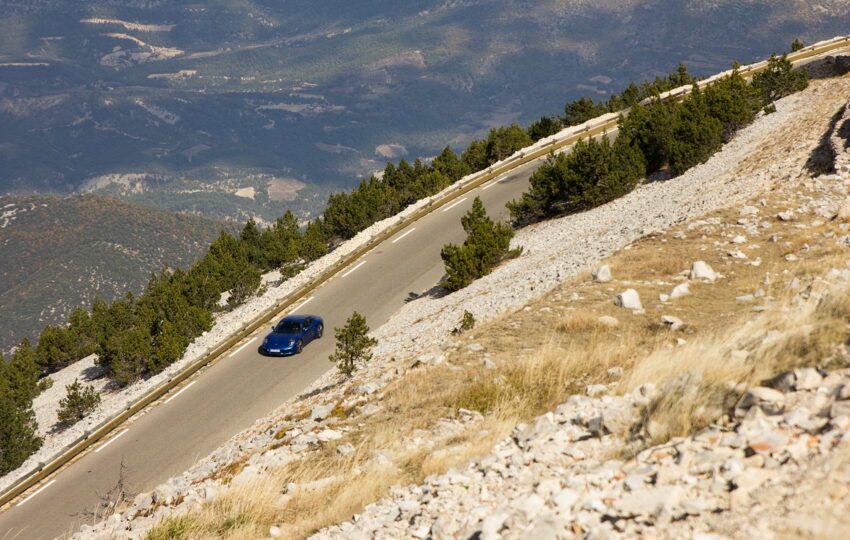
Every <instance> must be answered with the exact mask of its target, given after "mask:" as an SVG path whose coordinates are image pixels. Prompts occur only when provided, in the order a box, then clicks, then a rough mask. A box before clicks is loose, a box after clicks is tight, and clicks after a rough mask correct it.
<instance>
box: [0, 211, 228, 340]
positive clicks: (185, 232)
mask: <svg viewBox="0 0 850 540" xmlns="http://www.w3.org/2000/svg"><path fill="white" fill-rule="evenodd" d="M221 227H222V224H221V223H218V222H214V221H211V220H207V219H203V218H199V217H194V216H185V215H177V214H170V213H167V212H161V211H157V210H151V209H149V208H146V207H142V206H137V205H133V204H128V203H126V202H121V201H117V200H114V199H110V198H105V197H98V196H72V197H34V196H32V197H11V196H6V197H0V260H2V261H3V264H2V265H0V319H2V321H3V322H2V324H0V350H8V349H9V348H11V347H13V346H14V345H16V344H17V343H18V342H19V341H20V340H21V339H22V338H24V337H29V338H33V337H35V336H37V335H38V333H39V332H41V329H42V328H43V327H44V326H46V325H48V324H57V323H60V322H61V323H64V322H65V321H66V320H67V317H68V314H69V313H70V312H71V310H73V309H74V308H76V307H79V306H88V305H89V304H90V303H91V301H92V300H93V299H94V297H95V296H101V297H102V298H104V299H107V300H111V299H113V298H115V297H117V296H123V295H124V294H126V293H127V292H133V293H137V292H139V291H141V290H142V288H143V287H144V286H145V284H147V281H148V279H149V277H150V274H151V272H157V271H159V270H161V269H162V268H164V267H172V268H177V267H186V266H188V265H189V264H190V263H191V262H193V261H194V260H195V259H196V258H197V257H198V256H200V255H201V254H202V253H203V251H204V250H205V249H206V247H207V246H208V245H209V244H210V243H211V242H212V241H213V240H214V239H215V238H216V236H218V233H219V231H220V229H221Z"/></svg>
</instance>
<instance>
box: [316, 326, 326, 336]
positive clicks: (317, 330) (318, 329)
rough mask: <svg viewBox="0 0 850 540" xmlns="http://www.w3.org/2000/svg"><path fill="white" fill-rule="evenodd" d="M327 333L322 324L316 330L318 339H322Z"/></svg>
mask: <svg viewBox="0 0 850 540" xmlns="http://www.w3.org/2000/svg"><path fill="white" fill-rule="evenodd" d="M324 332H325V327H324V325H322V324H320V325H319V327H318V328H316V337H322V334H323V333H324Z"/></svg>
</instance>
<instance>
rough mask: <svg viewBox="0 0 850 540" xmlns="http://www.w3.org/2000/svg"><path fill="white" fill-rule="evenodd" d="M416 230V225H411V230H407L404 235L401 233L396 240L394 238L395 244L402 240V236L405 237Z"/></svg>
mask: <svg viewBox="0 0 850 540" xmlns="http://www.w3.org/2000/svg"><path fill="white" fill-rule="evenodd" d="M415 230H416V227H411V228H410V230H409V231H407V232H406V233H404V234H403V235H401V236H399V237H398V238H396V239H395V240H393V244H395V243H396V242H398V241H399V240H401V239H402V238H404V237H405V236H407V235H408V234H410V233H412V232H413V231H415Z"/></svg>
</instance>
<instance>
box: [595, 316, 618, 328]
mask: <svg viewBox="0 0 850 540" xmlns="http://www.w3.org/2000/svg"><path fill="white" fill-rule="evenodd" d="M597 321H599V324H600V325H602V326H607V327H608V328H616V327H618V326H620V321H618V320H617V319H616V318H615V317H611V316H610V315H603V316H601V317H599V319H597Z"/></svg>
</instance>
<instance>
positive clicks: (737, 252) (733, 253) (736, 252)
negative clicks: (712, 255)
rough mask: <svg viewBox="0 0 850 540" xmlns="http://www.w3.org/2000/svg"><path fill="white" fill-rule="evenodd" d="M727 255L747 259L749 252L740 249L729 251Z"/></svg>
mask: <svg viewBox="0 0 850 540" xmlns="http://www.w3.org/2000/svg"><path fill="white" fill-rule="evenodd" d="M727 255H729V256H730V257H732V258H733V259H746V258H747V254H746V253H744V252H743V251H740V250H734V251H729V252H727Z"/></svg>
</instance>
